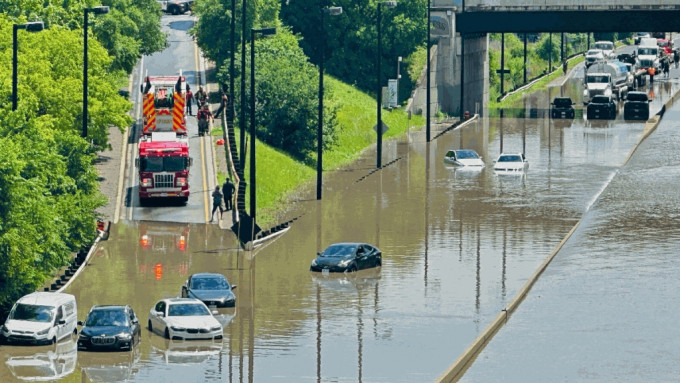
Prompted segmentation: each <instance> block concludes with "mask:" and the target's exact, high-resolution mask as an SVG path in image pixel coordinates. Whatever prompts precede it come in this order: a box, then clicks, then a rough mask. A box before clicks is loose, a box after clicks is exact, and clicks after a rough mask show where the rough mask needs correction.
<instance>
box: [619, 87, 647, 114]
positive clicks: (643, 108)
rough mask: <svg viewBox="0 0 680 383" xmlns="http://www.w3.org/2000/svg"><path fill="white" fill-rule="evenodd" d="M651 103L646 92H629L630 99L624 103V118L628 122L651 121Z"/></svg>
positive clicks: (627, 98)
mask: <svg viewBox="0 0 680 383" xmlns="http://www.w3.org/2000/svg"><path fill="white" fill-rule="evenodd" d="M651 101H652V100H650V99H649V97H647V93H645V92H628V97H626V101H625V102H624V103H623V118H624V119H626V120H647V119H649V103H650V102H651Z"/></svg>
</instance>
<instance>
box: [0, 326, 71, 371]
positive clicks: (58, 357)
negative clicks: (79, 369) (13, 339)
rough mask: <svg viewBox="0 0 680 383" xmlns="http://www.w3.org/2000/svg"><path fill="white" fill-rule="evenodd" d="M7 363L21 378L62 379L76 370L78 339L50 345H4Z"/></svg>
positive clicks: (2, 348)
mask: <svg viewBox="0 0 680 383" xmlns="http://www.w3.org/2000/svg"><path fill="white" fill-rule="evenodd" d="M0 350H2V351H4V354H5V355H4V357H5V365H6V366H7V368H8V369H9V370H10V371H11V372H12V375H13V376H14V377H15V378H16V379H19V380H29V381H50V380H58V379H62V378H64V377H66V376H68V375H70V374H71V373H73V371H75V368H76V362H77V360H78V345H77V343H76V340H75V339H73V338H72V337H69V338H68V340H65V341H62V342H59V343H57V344H56V345H50V346H2V347H0Z"/></svg>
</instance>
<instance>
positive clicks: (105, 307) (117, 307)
mask: <svg viewBox="0 0 680 383" xmlns="http://www.w3.org/2000/svg"><path fill="white" fill-rule="evenodd" d="M128 307H130V306H128V305H94V306H92V308H91V309H90V311H104V310H111V311H113V310H127V308H128Z"/></svg>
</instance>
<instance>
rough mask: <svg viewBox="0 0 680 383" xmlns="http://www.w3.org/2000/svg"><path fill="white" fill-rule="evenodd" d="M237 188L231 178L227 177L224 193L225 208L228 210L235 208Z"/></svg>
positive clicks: (223, 186)
mask: <svg viewBox="0 0 680 383" xmlns="http://www.w3.org/2000/svg"><path fill="white" fill-rule="evenodd" d="M235 190H236V187H235V186H234V184H233V183H232V182H231V179H230V178H229V177H227V180H226V181H224V184H223V185H222V194H223V195H224V208H225V210H226V211H229V210H231V209H233V198H234V191H235Z"/></svg>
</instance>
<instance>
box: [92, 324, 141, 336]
mask: <svg viewBox="0 0 680 383" xmlns="http://www.w3.org/2000/svg"><path fill="white" fill-rule="evenodd" d="M123 332H125V333H130V329H129V328H128V327H126V326H85V327H83V329H82V330H81V331H80V333H81V334H83V335H87V336H112V335H118V334H120V333H123Z"/></svg>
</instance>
